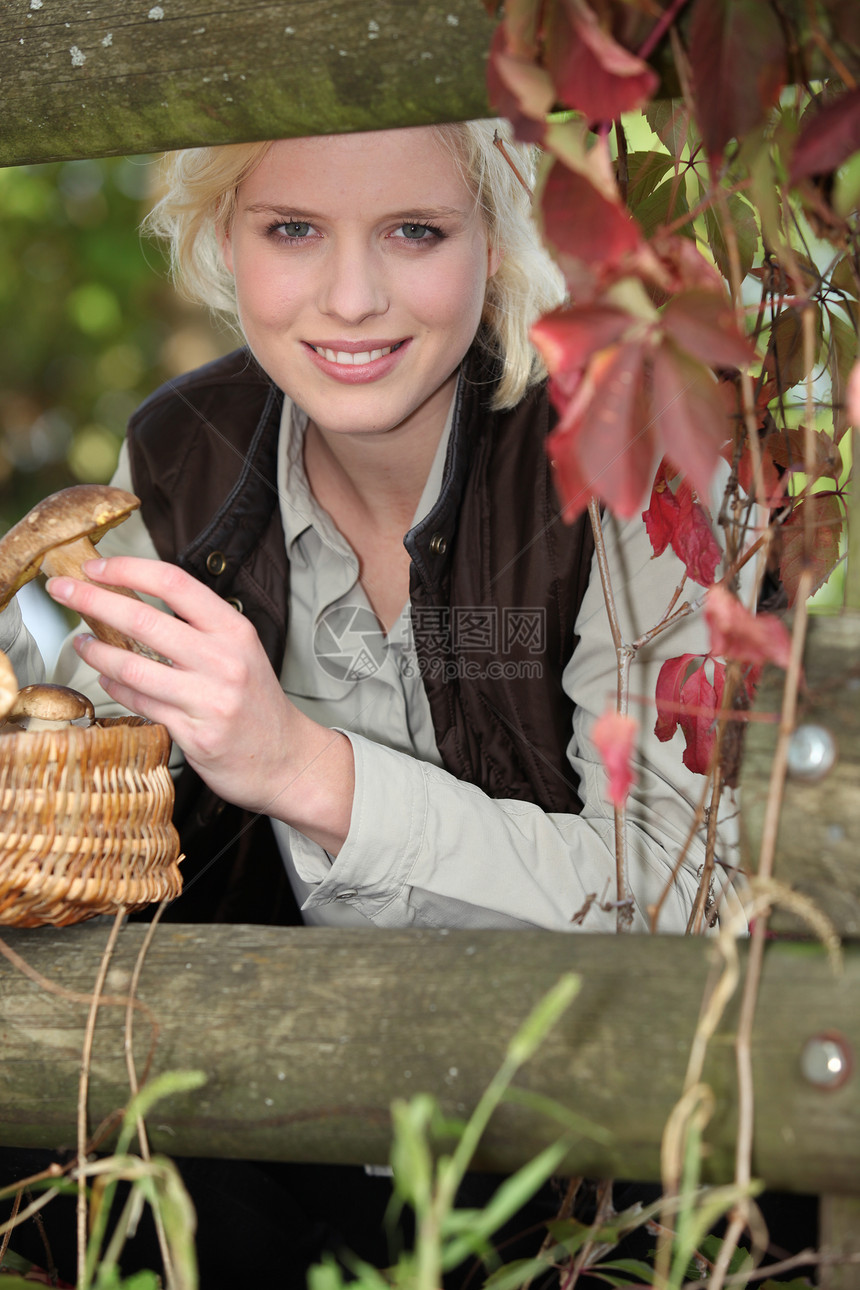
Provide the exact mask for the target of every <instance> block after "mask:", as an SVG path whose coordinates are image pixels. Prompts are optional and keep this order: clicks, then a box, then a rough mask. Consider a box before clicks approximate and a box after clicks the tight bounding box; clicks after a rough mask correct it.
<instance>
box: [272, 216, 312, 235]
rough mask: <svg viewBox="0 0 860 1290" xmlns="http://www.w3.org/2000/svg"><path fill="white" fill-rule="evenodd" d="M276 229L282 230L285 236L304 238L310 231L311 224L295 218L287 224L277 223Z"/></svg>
mask: <svg viewBox="0 0 860 1290" xmlns="http://www.w3.org/2000/svg"><path fill="white" fill-rule="evenodd" d="M278 229H279V230H280V231H282V232H283V234H284V236H285V237H297V238H304V237H307V236H308V234H309V233H310V231H311V226H310V224H307V223H305V221H304V220H298V219H296V220H290V222H289V223H288V224H279V225H278Z"/></svg>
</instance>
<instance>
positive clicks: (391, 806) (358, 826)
mask: <svg viewBox="0 0 860 1290" xmlns="http://www.w3.org/2000/svg"><path fill="white" fill-rule="evenodd" d="M340 733H341V734H344V735H346V737H347V739H348V740H349V741H350V743H351V745H352V751H353V757H354V759H355V794H354V796H353V803H352V815H351V817H350V823H349V832H348V834H347V837H346V841H345V842H344V844H343V846H342V847H341V849H340V852H339V854H338V855H337V857H336V859H335V860H334V861H333V863H332V866H331V869H330V870H329V873H328V876H327V877H326V878H324V879H323V881H322V882H320V883H319V885H318V886H317V887H316V888H315V890H314V892H313V894H312V895H311V896H310V897H309V898H308V900H307V901H306V902H305V906H304V907H305V909H311V908H314V907H315V906H318V905H325V904H328V903H329V902H330V901H334V900H337V901H347V902H349V903H350V904H351V905H353V906H354V907H355V908H356V909H357V910H359V912H360V913H362V914H363V915H364V916H365V917H366V918H370V919H373V921H374V922H377V923H381V924H384V923H385V910H386V908H387V907H388V906H390V905H392V904H393V903H395V902H397V901H398V898H399V897H400V896H401V894H402V892H403V888H404V886H406V885H407V884H408V882H409V876H410V873H411V871H412V868H413V866H414V865H415V862H416V860H417V859H418V856H419V854H420V852H421V848H422V846H423V843H424V838H425V833H426V828H427V812H428V801H427V782H426V775H425V770H424V765H423V763H422V762H420V761H416V760H415V759H414V758H413V757H409V756H408V755H406V754H404V753H401V752H395V751H393V750H392V749H390V748H386V747H384V746H383V745H382V744H378V743H374V742H373V741H372V740H370V739H364V738H362V737H361V735H356V734H353V733H352V732H351V731H349V730H341V731H340ZM401 917H402V914H401V915H400V916H399V917H398V921H400V918H401Z"/></svg>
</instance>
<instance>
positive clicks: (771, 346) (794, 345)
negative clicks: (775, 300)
mask: <svg viewBox="0 0 860 1290" xmlns="http://www.w3.org/2000/svg"><path fill="white" fill-rule="evenodd" d="M809 308H811V309H814V311H815V315H814V324H815V326H814V331H815V339H814V341H813V345H812V353H811V355H809V356H807V352H806V337H805V335H804V328H803V319H802V317H801V314H800V311H799V310H798V309H793V308H791V307H787V308H785V309H783V310H782V312H781V313H780V314H779V315H778V316H777V319H776V321H775V322H774V324H773V326H772V327H771V329H770V337H769V339H768V346H767V354H766V355H765V368H766V369H767V371H769V372H772V373H773V374H774V376H775V377H776V378H777V379H778V381H779V388H780V390H782V392H783V393H786V392H787V391H788V390H790V389H792V388H793V387H794V386H795V385H799V384H800V383H801V381H804V380H806V377H807V375H808V374H809V372H811V371H812V369H813V367H814V366H815V364H816V362H817V361H818V355H819V353H820V350H821V338H822V318H821V309H820V307H819V306H818V305H817V304H813V305H810V306H809Z"/></svg>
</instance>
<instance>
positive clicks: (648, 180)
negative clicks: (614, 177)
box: [627, 152, 675, 215]
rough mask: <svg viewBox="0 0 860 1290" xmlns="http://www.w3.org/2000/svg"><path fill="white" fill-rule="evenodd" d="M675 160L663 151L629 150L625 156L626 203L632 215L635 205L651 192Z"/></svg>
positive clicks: (670, 168)
mask: <svg viewBox="0 0 860 1290" xmlns="http://www.w3.org/2000/svg"><path fill="white" fill-rule="evenodd" d="M674 166H675V160H674V158H673V157H670V156H669V155H668V154H667V153H665V152H631V153H628V156H627V204H628V206H630V208H631V209H632V211H633V213H634V215H636V214H637V211H636V207H637V206H638V205H639V203H640V202H643V201H644V200H645V198H646V197H649V196H650V195H651V193H653V191H654V189H655V188H656V187H657V185H658V184H660V183H662V182H663V180H664V179H665V178H666V175H667V173H668V172H669V171H670V170H673V169H674Z"/></svg>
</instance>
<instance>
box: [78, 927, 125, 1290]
mask: <svg viewBox="0 0 860 1290" xmlns="http://www.w3.org/2000/svg"><path fill="white" fill-rule="evenodd" d="M125 912H126V911H125V909H124V908H120V909H118V910H117V913H116V917H115V918H114V920H113V926H112V927H111V930H110V936H109V937H108V939H107V944H106V945H105V948H104V952H103V953H102V958H101V963H100V964H99V970H98V973H97V975H96V983H95V986H94V987H93V994H92V1001H91V1003H90V1011H89V1015H88V1016H87V1025H86V1030H85V1031H84V1045H83V1049H82V1051H81V1075H80V1080H79V1083H78V1203H77V1217H78V1277H77V1284H78V1290H86V1266H87V1262H86V1261H87V1183H86V1175H85V1171H86V1163H87V1159H86V1158H87V1093H88V1091H89V1084H90V1065H91V1062H92V1055H93V1042H94V1039H95V1033H96V1018H97V1016H98V1012H99V1003H100V1002H101V993H102V990H103V989H104V983H105V979H106V977H107V972H108V967H109V966H110V961H111V955H112V954H113V951H114V946H115V945H116V939H117V937H118V936H119V929H120V927H121V926H122V922H123V919H124V918H125Z"/></svg>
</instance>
